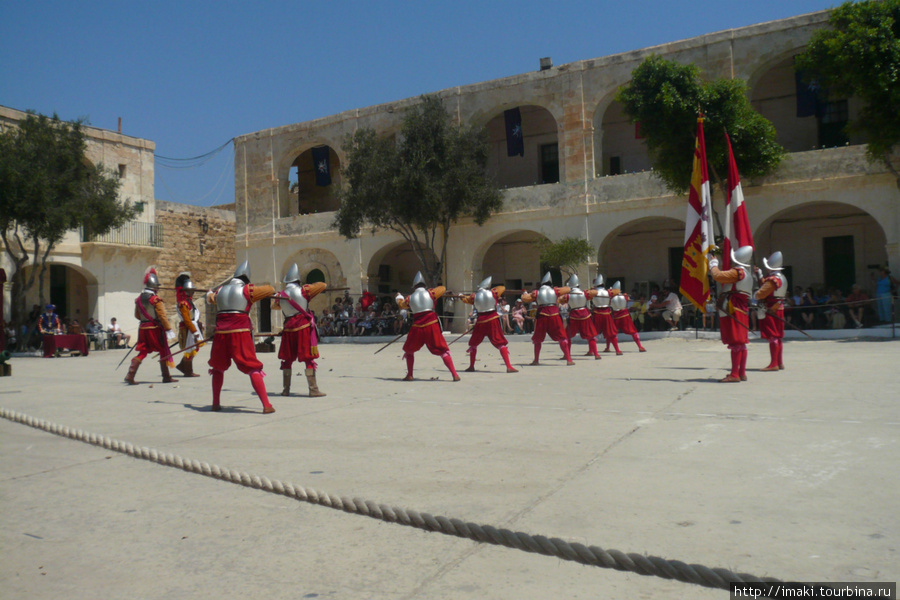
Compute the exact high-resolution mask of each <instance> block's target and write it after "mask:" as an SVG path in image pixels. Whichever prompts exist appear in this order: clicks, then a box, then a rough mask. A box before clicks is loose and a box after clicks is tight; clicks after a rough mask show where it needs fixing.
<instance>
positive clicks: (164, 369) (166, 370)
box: [159, 360, 178, 383]
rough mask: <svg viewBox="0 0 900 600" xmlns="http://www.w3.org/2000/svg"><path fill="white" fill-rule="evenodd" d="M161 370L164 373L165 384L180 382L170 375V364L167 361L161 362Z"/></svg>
mask: <svg viewBox="0 0 900 600" xmlns="http://www.w3.org/2000/svg"><path fill="white" fill-rule="evenodd" d="M159 370H160V372H161V373H162V378H163V380H162V382H163V383H175V382H176V381H178V380H177V379H175V378H174V377H172V376H171V375H170V374H169V365H168V363H166V361H164V360H161V361H159Z"/></svg>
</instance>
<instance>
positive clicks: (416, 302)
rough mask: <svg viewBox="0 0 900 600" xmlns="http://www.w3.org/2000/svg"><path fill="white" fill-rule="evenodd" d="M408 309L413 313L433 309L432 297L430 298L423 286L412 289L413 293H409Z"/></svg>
mask: <svg viewBox="0 0 900 600" xmlns="http://www.w3.org/2000/svg"><path fill="white" fill-rule="evenodd" d="M409 309H410V310H411V311H412V313H413V314H414V315H415V314H418V313H421V312H426V311H429V310H434V299H432V297H431V293H430V292H429V291H428V290H426V289H425V288H416V289H415V290H413V293H412V294H410V295H409Z"/></svg>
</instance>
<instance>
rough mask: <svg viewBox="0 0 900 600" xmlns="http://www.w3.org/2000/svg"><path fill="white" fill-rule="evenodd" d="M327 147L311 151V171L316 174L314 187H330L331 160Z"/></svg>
mask: <svg viewBox="0 0 900 600" xmlns="http://www.w3.org/2000/svg"><path fill="white" fill-rule="evenodd" d="M329 152H330V148H329V147H328V146H318V147H316V148H313V149H312V160H313V169H314V170H315V172H316V185H317V186H319V187H325V186H328V185H331V159H330V157H329Z"/></svg>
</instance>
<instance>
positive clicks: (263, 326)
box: [258, 300, 272, 333]
mask: <svg viewBox="0 0 900 600" xmlns="http://www.w3.org/2000/svg"><path fill="white" fill-rule="evenodd" d="M258 306H259V332H260V333H269V332H270V331H272V305H271V304H270V302H269V301H268V300H263V301H262V302H260V303H259V304H258Z"/></svg>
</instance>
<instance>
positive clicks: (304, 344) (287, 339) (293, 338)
mask: <svg viewBox="0 0 900 600" xmlns="http://www.w3.org/2000/svg"><path fill="white" fill-rule="evenodd" d="M278 358H279V359H281V368H282V370H284V369H290V368H291V363H293V362H294V361H297V362H302V363H306V364H307V365H308V366H310V368H312V366H311V365H312V364H313V361H314V360H315V359H317V358H319V347H318V346H313V345H312V320H311V319H310V318H309V316H308V315H304V314H303V313H297V314H296V315H294V316H292V317H291V318H289V319H288V320H287V321H285V322H284V329H282V331H281V346H280V347H279V348H278Z"/></svg>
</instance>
